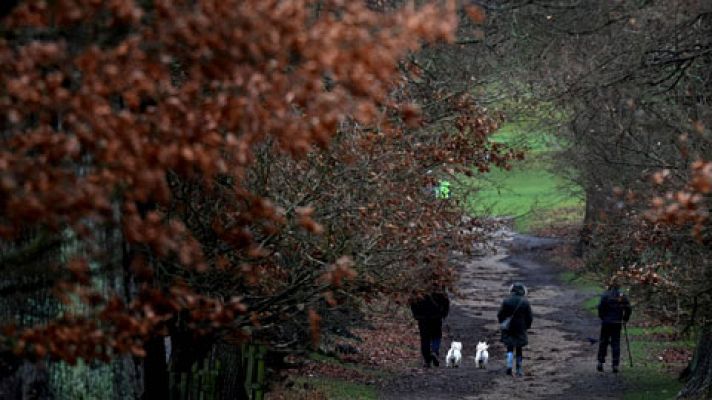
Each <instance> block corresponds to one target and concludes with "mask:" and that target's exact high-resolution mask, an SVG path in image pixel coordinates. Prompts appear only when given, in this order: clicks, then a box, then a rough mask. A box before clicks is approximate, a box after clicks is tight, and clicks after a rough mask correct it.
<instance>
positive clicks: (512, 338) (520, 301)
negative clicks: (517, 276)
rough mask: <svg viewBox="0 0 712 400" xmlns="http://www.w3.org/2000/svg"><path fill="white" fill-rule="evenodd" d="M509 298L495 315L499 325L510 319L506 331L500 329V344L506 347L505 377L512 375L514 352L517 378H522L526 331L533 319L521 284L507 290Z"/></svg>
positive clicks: (525, 289) (526, 341) (526, 342)
mask: <svg viewBox="0 0 712 400" xmlns="http://www.w3.org/2000/svg"><path fill="white" fill-rule="evenodd" d="M509 291H510V293H511V296H510V297H509V298H507V299H505V300H504V301H503V302H502V307H500V309H499V312H498V313H497V320H498V321H499V323H500V324H502V322H504V320H506V319H507V318H510V317H511V320H510V322H509V328H508V329H502V339H501V340H502V343H504V345H505V346H507V375H512V362H513V359H514V352H515V351H516V356H517V369H516V372H517V376H522V375H523V371H522V360H523V351H522V349H523V347H524V346H526V345H527V344H529V341H528V339H527V329H529V328H531V326H532V321H533V319H534V317H533V315H532V308H531V306H530V305H529V301H528V300H527V299H526V295H527V288H526V287H525V286H524V285H523V284H521V283H515V284H514V285H512V287H511V288H510V289H509Z"/></svg>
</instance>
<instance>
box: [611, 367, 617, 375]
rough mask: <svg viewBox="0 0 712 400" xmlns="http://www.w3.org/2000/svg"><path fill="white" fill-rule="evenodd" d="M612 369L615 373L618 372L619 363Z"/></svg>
mask: <svg viewBox="0 0 712 400" xmlns="http://www.w3.org/2000/svg"><path fill="white" fill-rule="evenodd" d="M612 371H613V373H614V374H617V373H618V366H617V365H614V366H613V369H612Z"/></svg>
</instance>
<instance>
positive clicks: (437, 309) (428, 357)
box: [410, 289, 450, 368]
mask: <svg viewBox="0 0 712 400" xmlns="http://www.w3.org/2000/svg"><path fill="white" fill-rule="evenodd" d="M410 309H411V311H412V312H413V318H415V319H416V320H417V321H418V331H419V332H420V353H421V354H422V355H423V360H424V367H425V368H429V367H430V365H431V364H432V365H434V366H436V367H438V366H440V361H439V360H438V357H439V356H440V343H441V341H442V337H443V319H445V318H446V317H447V315H448V313H449V311H450V299H448V296H447V294H446V293H445V291H444V290H441V289H434V290H433V291H432V292H431V293H429V294H425V295H418V296H414V297H413V299H412V300H411V304H410Z"/></svg>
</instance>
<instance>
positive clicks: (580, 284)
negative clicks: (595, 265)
mask: <svg viewBox="0 0 712 400" xmlns="http://www.w3.org/2000/svg"><path fill="white" fill-rule="evenodd" d="M559 278H560V279H561V280H562V281H564V282H566V283H568V284H571V285H573V286H575V287H576V288H578V289H579V290H581V291H584V292H587V293H590V294H591V297H590V298H588V300H586V301H584V302H583V304H582V305H581V307H583V308H584V309H585V310H587V311H588V312H590V313H592V314H597V313H598V300H599V298H600V293H602V292H603V291H604V287H603V285H601V283H600V281H601V280H600V279H599V278H598V277H596V276H595V275H594V274H577V273H575V272H573V271H565V272H562V273H561V274H560V275H559Z"/></svg>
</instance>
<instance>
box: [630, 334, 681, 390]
mask: <svg viewBox="0 0 712 400" xmlns="http://www.w3.org/2000/svg"><path fill="white" fill-rule="evenodd" d="M673 330H674V328H673V327H669V326H668V327H655V328H638V327H630V328H628V334H629V335H630V336H631V339H632V340H631V343H630V350H631V353H632V355H633V362H634V368H626V369H625V370H624V373H623V378H624V379H625V381H626V383H627V385H628V387H629V389H628V390H627V391H626V393H625V394H624V396H623V399H624V400H668V399H674V398H675V395H676V394H677V392H678V391H679V390H680V389H681V388H682V385H683V384H682V383H681V382H680V381H678V380H677V377H676V376H675V374H674V373H671V372H670V371H667V370H666V369H665V367H664V364H663V363H662V362H660V361H659V360H658V359H657V355H658V354H660V353H661V352H662V351H663V350H664V349H666V348H670V347H685V348H693V347H694V342H691V341H689V340H681V341H675V342H670V341H655V340H651V339H650V338H649V336H648V335H651V334H654V333H668V332H672V331H673ZM622 350H624V349H622ZM623 356H624V354H621V358H624V357H623ZM626 356H627V354H626ZM624 361H626V360H621V363H624ZM626 366H627V364H626Z"/></svg>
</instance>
